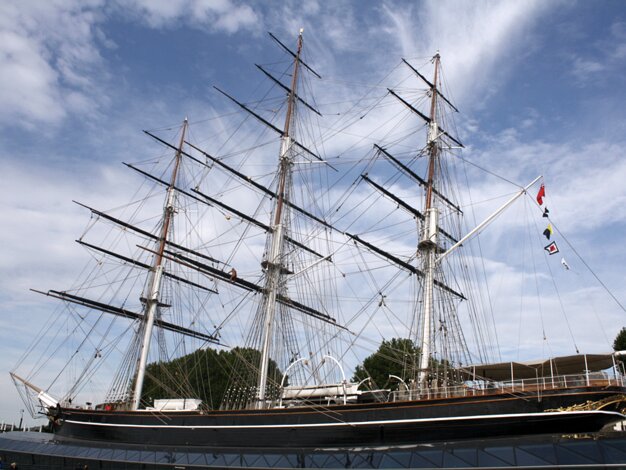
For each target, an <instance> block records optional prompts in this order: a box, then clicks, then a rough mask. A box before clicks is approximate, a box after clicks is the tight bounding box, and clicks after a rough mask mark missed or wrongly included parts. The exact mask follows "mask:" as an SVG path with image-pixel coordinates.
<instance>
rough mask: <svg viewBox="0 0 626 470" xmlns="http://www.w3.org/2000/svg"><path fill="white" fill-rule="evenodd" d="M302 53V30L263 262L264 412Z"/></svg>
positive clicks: (260, 392) (260, 401)
mask: <svg viewBox="0 0 626 470" xmlns="http://www.w3.org/2000/svg"><path fill="white" fill-rule="evenodd" d="M301 52H302V30H300V34H299V35H298V46H297V51H296V54H295V56H294V65H293V75H292V78H291V88H290V90H289V94H288V97H287V112H286V115H285V125H284V128H283V132H282V136H281V143H280V154H279V166H278V190H277V198H276V205H275V207H274V216H273V220H272V225H271V228H272V230H271V233H270V237H271V242H270V249H269V253H268V255H267V259H266V261H265V262H264V264H265V266H266V268H267V274H266V283H265V299H264V307H265V309H264V310H265V316H264V321H263V330H262V331H263V332H262V340H261V359H260V364H259V379H258V383H257V397H256V398H257V407H258V408H264V407H265V400H266V398H265V397H266V388H267V376H268V370H269V361H270V350H271V347H272V335H273V329H274V328H273V326H274V317H275V314H276V306H277V296H278V293H279V290H280V288H281V285H282V283H283V272H284V267H283V266H282V259H283V247H284V242H285V222H286V220H285V216H286V213H285V210H284V209H285V206H286V204H285V202H286V201H289V197H288V194H287V192H288V191H289V190H290V186H291V172H292V165H293V152H292V146H293V142H292V139H291V136H290V129H291V124H292V121H293V119H294V107H295V101H296V96H297V95H296V87H297V83H298V72H299V68H300V54H301Z"/></svg>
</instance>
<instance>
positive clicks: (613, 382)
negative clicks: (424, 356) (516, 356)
mask: <svg viewBox="0 0 626 470" xmlns="http://www.w3.org/2000/svg"><path fill="white" fill-rule="evenodd" d="M609 386H616V387H625V386H626V379H625V377H624V376H621V375H619V376H610V375H608V374H606V373H605V372H590V373H588V374H572V375H558V376H557V375H555V376H550V377H539V378H533V379H518V380H507V381H501V382H494V381H487V380H476V381H468V382H465V383H464V384H462V385H452V386H450V385H448V386H446V385H437V384H433V386H431V387H430V388H427V389H422V390H411V389H409V390H398V391H394V392H391V394H390V396H389V401H406V400H423V399H438V398H454V397H466V396H481V395H496V394H501V393H522V392H537V393H541V392H542V391H546V390H554V389H572V388H584V387H609Z"/></svg>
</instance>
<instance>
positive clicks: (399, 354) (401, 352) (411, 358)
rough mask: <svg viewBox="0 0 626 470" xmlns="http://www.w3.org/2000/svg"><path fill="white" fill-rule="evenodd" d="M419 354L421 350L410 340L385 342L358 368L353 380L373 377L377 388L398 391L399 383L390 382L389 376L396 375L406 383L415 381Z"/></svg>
mask: <svg viewBox="0 0 626 470" xmlns="http://www.w3.org/2000/svg"><path fill="white" fill-rule="evenodd" d="M419 352H420V348H418V347H417V346H415V344H414V343H413V341H411V340H410V339H406V338H392V339H390V340H384V341H383V342H382V343H381V345H380V347H379V348H378V350H377V351H376V352H375V353H373V354H372V355H370V356H368V357H367V358H365V360H364V361H363V364H362V365H358V366H357V367H356V369H355V371H354V376H353V378H352V379H353V380H354V381H359V382H360V381H361V380H364V379H366V378H367V377H371V379H372V381H373V382H374V385H375V386H376V387H380V388H391V389H392V390H397V389H398V388H399V385H400V384H399V382H398V381H397V380H393V379H392V380H390V379H389V376H390V375H395V376H397V377H400V378H401V379H402V380H404V381H405V382H406V381H408V380H410V379H413V378H414V376H415V371H416V370H417V367H418V361H419Z"/></svg>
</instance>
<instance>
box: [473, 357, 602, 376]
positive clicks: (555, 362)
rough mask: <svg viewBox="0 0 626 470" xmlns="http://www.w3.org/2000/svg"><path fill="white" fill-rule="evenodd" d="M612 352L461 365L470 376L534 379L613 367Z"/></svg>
mask: <svg viewBox="0 0 626 470" xmlns="http://www.w3.org/2000/svg"><path fill="white" fill-rule="evenodd" d="M613 354H614V353H608V354H576V355H573V356H561V357H553V358H552V359H540V360H536V361H527V362H500V363H497V364H475V365H471V366H465V367H463V370H464V371H465V372H466V373H467V374H468V375H470V376H473V374H476V377H477V378H486V379H491V380H496V381H502V380H511V373H512V374H513V379H514V380H516V379H534V378H537V377H550V376H551V375H552V374H554V375H572V374H584V373H585V372H586V371H587V370H589V371H590V372H593V371H600V370H605V369H609V368H611V367H613Z"/></svg>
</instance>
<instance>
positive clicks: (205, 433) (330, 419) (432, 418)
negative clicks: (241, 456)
mask: <svg viewBox="0 0 626 470" xmlns="http://www.w3.org/2000/svg"><path fill="white" fill-rule="evenodd" d="M623 392H624V389H622V388H617V387H610V388H603V389H599V390H579V391H577V392H576V393H573V391H572V390H567V391H561V392H559V391H552V392H551V393H550V394H545V392H544V394H543V396H541V397H538V396H537V394H536V393H534V394H531V393H527V394H524V393H521V394H519V393H515V394H496V395H485V396H474V397H461V398H450V399H438V400H422V401H406V402H396V403H372V404H355V405H333V406H328V407H316V408H287V409H270V410H237V411H210V412H204V413H200V412H167V413H166V412H149V411H136V412H128V411H127V412H122V411H119V412H118V411H108V412H107V411H102V412H100V411H93V410H78V409H62V410H60V412H59V413H58V416H57V419H56V421H55V423H56V424H55V433H56V434H57V435H60V436H65V437H71V438H78V439H87V440H104V441H107V442H119V443H131V444H149V445H170V446H172V445H181V446H203V447H246V446H249V447H257V448H263V447H336V446H379V445H402V444H413V443H419V442H429V441H438V440H448V441H449V440H460V439H468V438H483V437H495V436H513V435H523V434H535V433H539V432H540V433H563V434H572V433H582V432H595V431H599V430H600V429H601V428H602V427H604V426H606V425H607V424H611V423H615V422H617V421H620V420H622V419H624V416H622V415H621V414H619V413H616V412H612V411H567V412H565V411H546V410H551V409H555V408H559V407H562V406H570V405H572V404H576V403H584V402H585V401H587V400H590V401H595V400H599V399H602V398H606V397H607V396H611V395H615V394H617V393H623Z"/></svg>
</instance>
